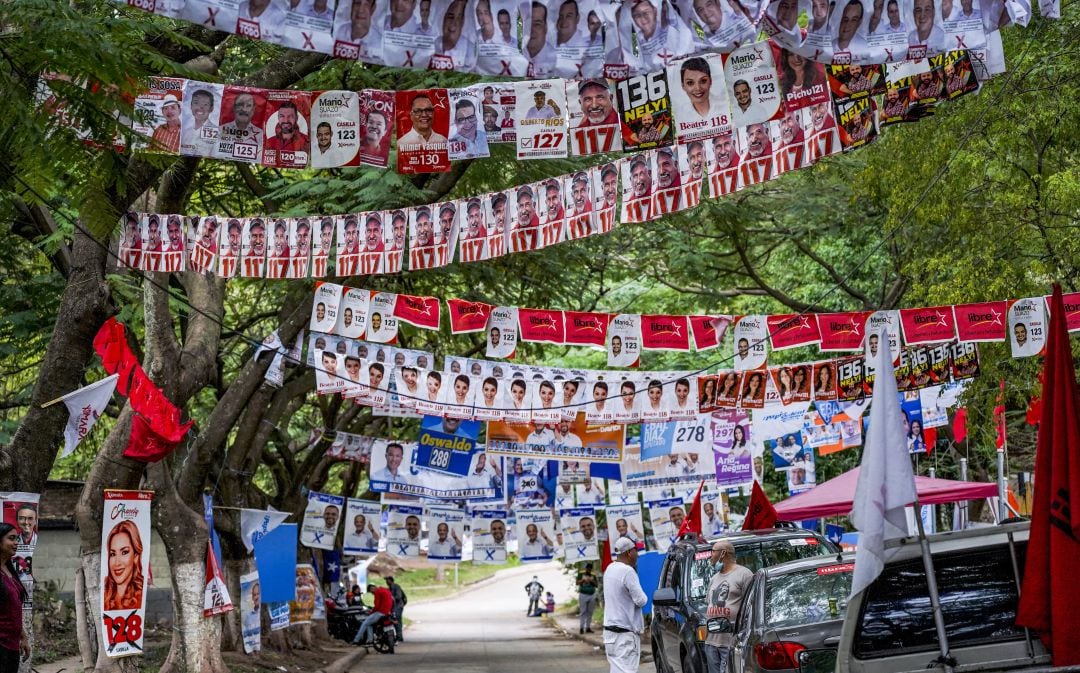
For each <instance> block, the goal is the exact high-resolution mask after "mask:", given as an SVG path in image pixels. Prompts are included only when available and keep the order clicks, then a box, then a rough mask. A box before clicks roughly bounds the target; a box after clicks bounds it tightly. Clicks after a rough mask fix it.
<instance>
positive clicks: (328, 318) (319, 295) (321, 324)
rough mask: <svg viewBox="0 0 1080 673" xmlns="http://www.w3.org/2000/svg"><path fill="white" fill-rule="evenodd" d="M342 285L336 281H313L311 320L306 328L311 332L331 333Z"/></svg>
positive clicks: (342, 289) (336, 320) (334, 324)
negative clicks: (313, 292)
mask: <svg viewBox="0 0 1080 673" xmlns="http://www.w3.org/2000/svg"><path fill="white" fill-rule="evenodd" d="M344 289H345V288H344V287H342V286H341V285H338V284H336V283H325V282H322V281H319V282H316V283H315V300H314V301H313V302H312V305H311V321H310V322H309V323H308V329H309V330H311V331H312V332H322V333H324V334H331V333H333V332H334V331H335V330H334V328H335V326H336V325H337V322H338V306H340V305H341V295H342V292H343V291H344Z"/></svg>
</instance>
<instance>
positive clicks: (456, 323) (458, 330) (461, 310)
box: [446, 299, 491, 334]
mask: <svg viewBox="0 0 1080 673" xmlns="http://www.w3.org/2000/svg"><path fill="white" fill-rule="evenodd" d="M446 308H447V309H448V310H449V311H450V333H451V334H468V333H469V332H483V331H484V328H485V327H487V320H488V316H489V315H491V304H485V303H483V302H479V301H465V300H464V299H447V300H446Z"/></svg>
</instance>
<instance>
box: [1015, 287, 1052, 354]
mask: <svg viewBox="0 0 1080 673" xmlns="http://www.w3.org/2000/svg"><path fill="white" fill-rule="evenodd" d="M1008 316H1009V322H1008V327H1009V332H1008V334H1009V348H1010V352H1011V353H1012V356H1013V357H1014V358H1026V357H1031V356H1033V355H1041V354H1042V352H1043V350H1044V349H1045V348H1046V339H1047V324H1048V322H1047V318H1046V301H1045V300H1044V299H1043V298H1042V297H1030V298H1027V299H1010V300H1009V303H1008Z"/></svg>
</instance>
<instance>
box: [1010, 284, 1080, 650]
mask: <svg viewBox="0 0 1080 673" xmlns="http://www.w3.org/2000/svg"><path fill="white" fill-rule="evenodd" d="M1066 318H1067V316H1066V313H1065V305H1064V302H1063V300H1062V296H1061V287H1060V286H1059V285H1057V284H1055V285H1054V294H1053V295H1052V296H1051V298H1050V338H1049V341H1048V343H1047V346H1046V362H1045V364H1044V365H1043V367H1044V369H1043V372H1044V375H1045V379H1044V383H1043V393H1042V402H1043V404H1042V418H1041V420H1040V421H1039V437H1038V443H1037V444H1036V449H1035V489H1034V494H1033V495H1034V498H1033V500H1034V502H1033V504H1032V511H1031V537H1030V538H1029V539H1028V547H1027V562H1026V564H1025V567H1024V582H1023V585H1022V589H1021V592H1020V609H1019V610H1018V611H1017V615H1016V623H1017V624H1019V625H1020V626H1026V627H1028V628H1031V629H1034V630H1035V631H1037V632H1038V633H1039V637H1040V638H1041V639H1042V641H1043V643H1044V644H1045V645H1046V647H1047V649H1049V650H1050V653H1051V657H1052V663H1053V665H1054V666H1075V665H1078V664H1080V638H1077V637H1076V634H1078V633H1080V610H1077V609H1076V605H1077V604H1078V603H1080V582H1077V581H1076V578H1077V577H1080V393H1078V390H1077V386H1076V378H1075V377H1076V373H1075V372H1076V370H1075V369H1074V366H1073V357H1072V350H1071V349H1070V345H1069V333H1068V331H1067V328H1066ZM1073 493H1075V494H1076V495H1077V497H1076V498H1075V500H1076V501H1077V502H1074V503H1072V504H1073V506H1072V507H1070V506H1069V503H1070V497H1071V495H1072V494H1073Z"/></svg>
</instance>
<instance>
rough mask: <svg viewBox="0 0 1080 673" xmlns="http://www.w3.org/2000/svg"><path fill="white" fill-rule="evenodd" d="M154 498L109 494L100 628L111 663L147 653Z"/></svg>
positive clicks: (103, 537)
mask: <svg viewBox="0 0 1080 673" xmlns="http://www.w3.org/2000/svg"><path fill="white" fill-rule="evenodd" d="M153 497H154V493H153V491H116V490H106V491H105V508H104V517H103V521H102V526H101V606H100V607H101V624H100V627H101V636H102V641H103V646H104V648H105V654H106V656H109V657H127V656H131V655H134V654H142V652H143V631H144V622H145V619H146V592H147V590H148V589H149V588H150V501H151V500H152V499H153Z"/></svg>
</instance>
